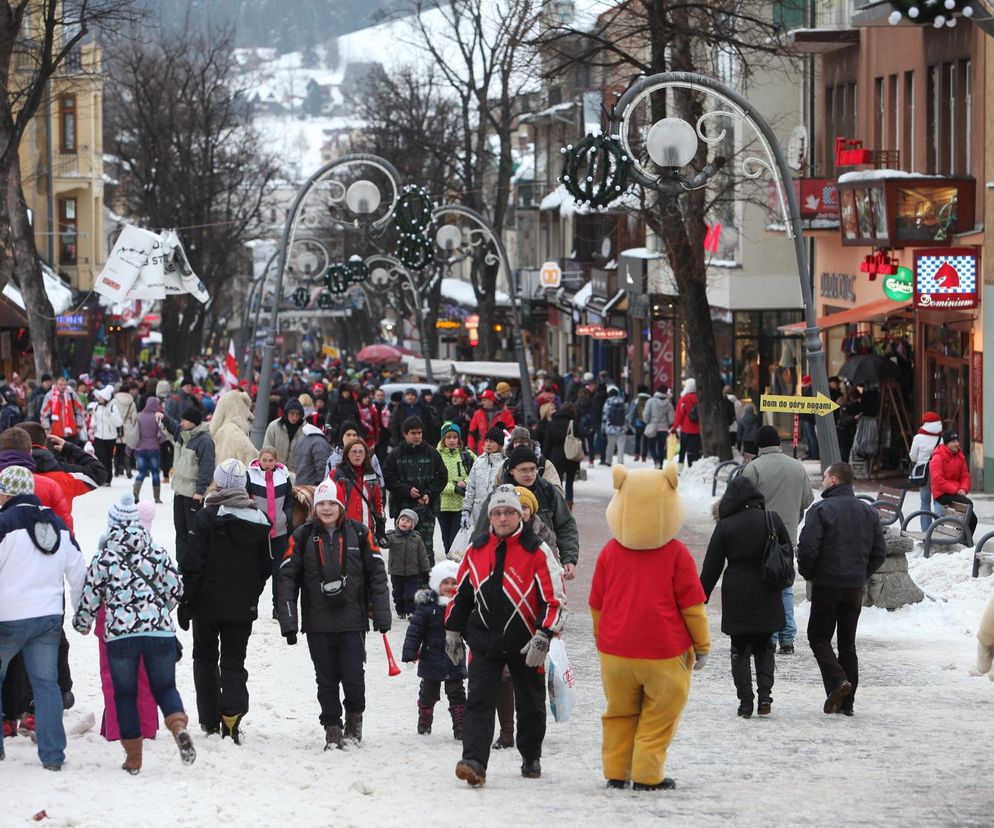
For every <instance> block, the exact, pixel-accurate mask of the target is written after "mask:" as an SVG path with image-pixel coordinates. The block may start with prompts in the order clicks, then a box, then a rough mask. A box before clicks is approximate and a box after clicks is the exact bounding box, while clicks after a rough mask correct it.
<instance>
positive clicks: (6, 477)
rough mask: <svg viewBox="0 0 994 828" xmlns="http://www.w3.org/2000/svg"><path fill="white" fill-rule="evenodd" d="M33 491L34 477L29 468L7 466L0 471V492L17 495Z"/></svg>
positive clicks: (32, 492) (12, 495)
mask: <svg viewBox="0 0 994 828" xmlns="http://www.w3.org/2000/svg"><path fill="white" fill-rule="evenodd" d="M34 493H35V478H34V475H33V474H31V470H30V469H26V468H24V466H7V468H5V469H4V470H3V471H0V494H4V495H9V496H10V497H17V495H25V494H34Z"/></svg>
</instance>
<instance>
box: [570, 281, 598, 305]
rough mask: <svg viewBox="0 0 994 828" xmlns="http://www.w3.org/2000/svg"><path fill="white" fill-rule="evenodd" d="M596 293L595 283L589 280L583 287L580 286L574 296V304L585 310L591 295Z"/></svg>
mask: <svg viewBox="0 0 994 828" xmlns="http://www.w3.org/2000/svg"><path fill="white" fill-rule="evenodd" d="M593 295H594V283H593V282H587V284H585V285H584V286H583V287H582V288H580V289H579V290H578V291H577V292H576V293H575V294H574V296H573V299H572V300H571V301H572V302H573V306H574V307H576V308H579V309H580V310H583V309H584V308H585V307H587V302H589V301H590V297H591V296H593Z"/></svg>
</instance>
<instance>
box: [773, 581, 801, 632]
mask: <svg viewBox="0 0 994 828" xmlns="http://www.w3.org/2000/svg"><path fill="white" fill-rule="evenodd" d="M780 597H781V598H782V599H783V614H784V618H786V619H787V625H786V626H785V627H784V628H783V629H782V630H780V632H777V633H774V634H773V636H772V637H771V638H770V643H771V644H772V645H773V646H774V647H775V646H776V645H777V641H778V640H779V642H780V643H781V644H793V643H794V639H795V638H796V637H797V624H796V622H795V621H794V586H793V585H791V586H789V587H787V588H786V589H785V590H784V591H783V593H781V596H780Z"/></svg>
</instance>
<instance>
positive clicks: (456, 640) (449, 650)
mask: <svg viewBox="0 0 994 828" xmlns="http://www.w3.org/2000/svg"><path fill="white" fill-rule="evenodd" d="M445 654H446V655H447V656H448V657H449V661H451V662H452V663H453V664H455V665H456V666H457V667H458V666H459V665H460V664H462V661H463V659H464V658H466V645H465V644H463V641H462V633H458V632H454V631H453V630H448V631H447V632H446V633H445Z"/></svg>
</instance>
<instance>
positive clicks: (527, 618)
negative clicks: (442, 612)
mask: <svg viewBox="0 0 994 828" xmlns="http://www.w3.org/2000/svg"><path fill="white" fill-rule="evenodd" d="M489 514H490V531H489V532H488V533H487V534H486V535H482V536H480V537H477V538H474V539H473V541H472V543H471V544H470V547H469V549H467V550H466V555H465V556H464V557H463V559H462V563H461V564H460V566H459V573H458V575H457V576H456V582H457V587H456V593H455V595H454V596H453V598H452V601H451V602H450V603H449V607H448V610H447V611H446V616H445V628H446V630H447V632H446V641H445V651H446V653H447V654H448V656H449V658H450V659H451V660H452V662H453V664H458V663H460V661H461V659H462V658H463V656H464V655H465V652H466V647H465V645H464V644H463V638H465V640H466V644H468V645H469V648H470V650H471V651H472V657H471V658H470V660H469V696H468V698H467V701H466V718H465V729H464V732H463V758H462V760H461V761H460V762H459V763H458V764H457V765H456V776H457V777H459V778H460V779H463V780H465V781H466V782H468V783H469V784H470V785H471V786H474V787H476V786H479V785H482V784H484V782H486V778H487V761H488V760H489V758H490V745H491V743H492V742H493V738H494V712H495V711H496V709H497V697H498V694H499V691H500V681H501V674H502V673H503V671H504V667H505V666H506V667H507V669H508V670H509V672H510V674H511V682H512V683H513V685H514V695H515V699H516V702H517V712H518V750H519V752H520V753H521V759H522V764H521V775H522V776H524V777H525V778H528V779H537V778H538V777H539V776H541V775H542V766H541V763H540V761H539V760H540V758H541V756H542V741H543V739H544V738H545V675H544V673H543V672H541V668H543V667H544V666H545V658H546V655H547V653H548V651H549V641H550V639H551V638H552V636H554V635H557V634H558V633H559V632H560V631H561V630H562V628H563V622H564V620H565V619H564V613H565V609H564V604H565V596H564V594H563V570H562V567H561V566H560V565H559V563H558V562H557V561H556V557H555V555H554V554H553V552H552V550H551V549H549V547H548V546H546V545H545V544H544V543H543V542H542V541H541V540H540V539H539V538H538V536H537V535H535V534H534V533H533V532H532V531H531V529H529V528H527V527H525V526H523V525H522V521H521V514H522V509H521V500H520V498H519V497H518V495H517V493H516V492H515V491H514V489H513V487H511V486H499V487H498V488H497V489H495V490H494V493H493V495H492V496H491V498H490V505H489Z"/></svg>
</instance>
